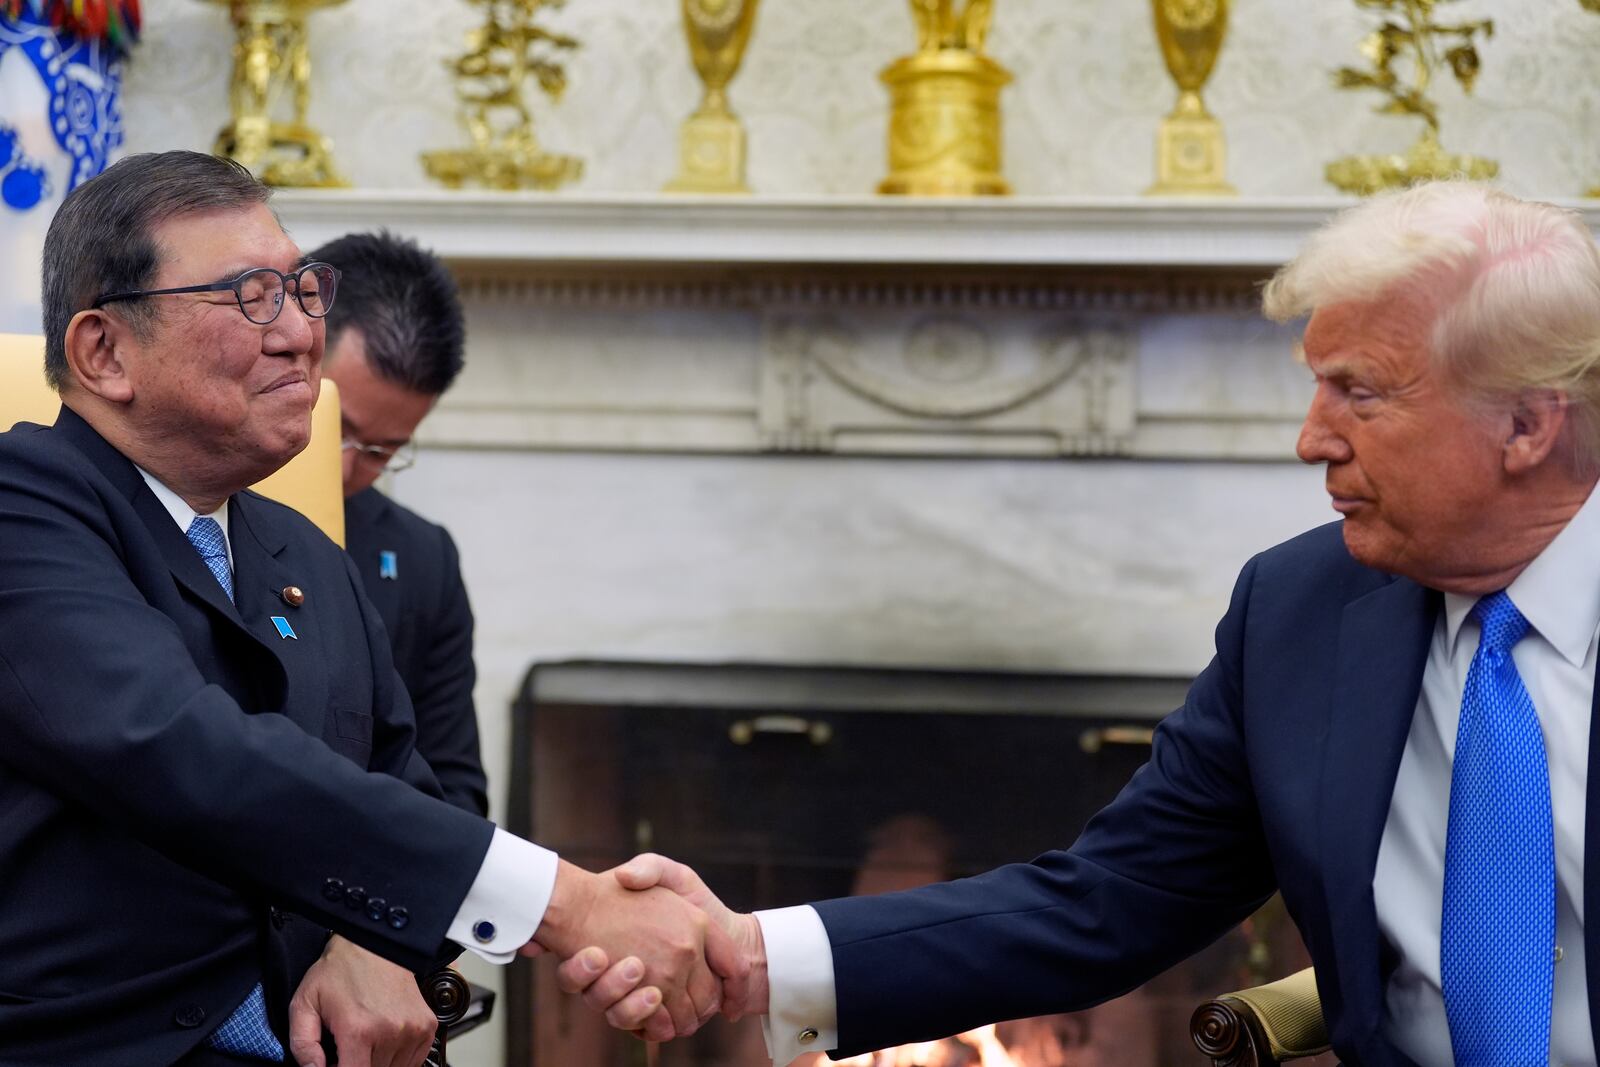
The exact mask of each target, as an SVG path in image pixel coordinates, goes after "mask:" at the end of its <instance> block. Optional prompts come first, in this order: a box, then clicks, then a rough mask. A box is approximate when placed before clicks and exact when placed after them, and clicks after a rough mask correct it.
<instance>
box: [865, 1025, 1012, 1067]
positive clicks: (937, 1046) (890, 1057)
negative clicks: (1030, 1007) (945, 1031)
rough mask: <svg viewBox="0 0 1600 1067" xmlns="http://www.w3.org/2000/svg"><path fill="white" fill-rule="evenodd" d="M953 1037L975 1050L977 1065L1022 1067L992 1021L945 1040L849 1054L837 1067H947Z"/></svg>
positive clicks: (954, 1039)
mask: <svg viewBox="0 0 1600 1067" xmlns="http://www.w3.org/2000/svg"><path fill="white" fill-rule="evenodd" d="M957 1041H959V1042H961V1043H962V1044H964V1045H967V1046H969V1047H971V1048H974V1049H977V1050H978V1057H979V1065H980V1067H1023V1065H1022V1064H1021V1063H1019V1062H1018V1061H1017V1060H1016V1059H1015V1058H1013V1057H1012V1055H1011V1054H1010V1053H1009V1052H1007V1051H1006V1047H1005V1045H1004V1044H1002V1043H1001V1041H1000V1037H999V1035H998V1034H997V1033H996V1029H995V1025H994V1024H993V1023H990V1024H989V1025H988V1026H980V1027H978V1028H977V1029H976V1030H968V1031H967V1032H966V1033H964V1034H957V1035H956V1036H955V1037H953V1038H951V1039H950V1040H948V1041H920V1042H917V1043H915V1044H911V1045H901V1046H899V1047H898V1048H886V1049H883V1050H882V1051H880V1052H869V1053H866V1054H865V1055H861V1056H850V1057H848V1058H846V1059H842V1060H839V1061H838V1064H837V1067H947V1065H949V1064H951V1063H953V1062H955V1058H954V1056H953V1055H952V1053H951V1049H952V1046H953V1043H954V1042H957Z"/></svg>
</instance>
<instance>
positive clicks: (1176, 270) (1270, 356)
mask: <svg viewBox="0 0 1600 1067" xmlns="http://www.w3.org/2000/svg"><path fill="white" fill-rule="evenodd" d="M1346 203H1347V201H1343V200H1338V199H1304V198H1302V199H1283V200H1265V201H1263V200H1250V201H1228V200H1221V201H1212V200H1208V201H1191V200H1147V199H1140V198H1124V199H1105V198H1101V199H1089V198H1076V199H1064V198H1054V199H1003V200H1002V199H988V200H950V201H928V200H894V199H888V198H844V197H834V198H769V197H760V198H752V197H744V198H736V197H711V198H687V197H667V196H638V195H559V194H558V195H541V194H498V193H483V192H453V193H452V192H434V191H421V192H418V191H391V190H361V191H356V192H322V191H305V190H295V191H286V192H283V193H280V194H279V195H278V197H277V198H276V204H277V207H278V210H279V212H280V213H281V215H282V217H283V220H284V222H285V224H286V226H288V228H289V229H290V231H291V232H292V233H293V234H294V235H295V237H296V239H297V240H299V241H300V243H301V245H302V247H305V248H311V247H314V246H315V245H317V244H318V243H320V242H321V241H323V240H325V239H328V238H330V237H332V236H335V235H336V234H339V233H343V232H347V231H349V230H352V229H370V228H377V227H380V226H383V227H387V228H389V229H391V230H394V231H395V232H398V233H401V234H405V235H408V236H412V237H415V238H416V239H418V240H419V241H421V242H422V243H423V244H424V245H425V246H427V247H430V248H433V249H434V250H436V251H437V252H439V253H440V254H441V255H442V256H444V257H445V258H446V259H447V260H449V261H450V262H451V264H452V266H453V267H454V268H455V269H456V271H457V274H458V276H459V278H460V279H461V283H462V289H463V295H464V298H465V301H466V304H467V308H468V328H469V342H468V344H469V360H468V369H467V372H466V373H465V374H464V375H463V377H462V380H461V382H460V384H459V385H458V386H457V387H456V388H455V389H454V390H453V391H452V392H451V393H450V394H449V396H448V397H447V398H446V400H445V402H444V403H443V404H442V405H441V407H440V410H439V412H438V413H437V414H436V415H435V416H434V417H433V418H431V419H430V420H429V421H428V423H427V424H426V427H425V432H424V443H426V444H430V445H434V446H443V447H468V448H479V449H481V448H510V449H515V450H526V449H532V450H551V451H570V450H579V451H623V452H630V451H644V452H663V451H665V452H688V453H747V454H748V453H755V454H760V453H792V452H801V453H830V454H840V455H937V456H957V457H959V456H986V457H993V456H1020V457H1049V456H1108V455H1110V456H1129V457H1135V458H1145V459H1186V460H1194V459H1221V460H1235V459H1249V460H1287V459H1290V458H1292V448H1293V441H1294V435H1295V429H1296V425H1297V423H1298V420H1299V417H1300V415H1301V413H1302V412H1303V410H1304V403H1305V400H1306V396H1307V392H1306V386H1307V382H1308V379H1307V376H1306V375H1305V374H1304V372H1303V370H1301V369H1300V368H1299V367H1298V366H1297V365H1296V364H1295V363H1294V361H1293V360H1292V359H1290V358H1289V355H1290V353H1291V352H1292V350H1293V344H1294V333H1293V331H1292V330H1291V329H1285V328H1282V327H1277V326H1273V325H1272V324H1269V323H1265V322H1263V321H1262V320H1261V318H1260V316H1259V313H1258V311H1257V309H1256V293H1257V288H1258V286H1259V283H1260V281H1261V280H1262V279H1263V278H1264V277H1266V276H1267V275H1268V274H1269V273H1270V272H1271V270H1272V268H1273V267H1275V266H1276V265H1277V264H1279V263H1281V262H1283V261H1284V260H1285V259H1287V258H1288V257H1289V256H1291V255H1292V254H1293V253H1294V250H1295V249H1296V248H1297V247H1298V246H1299V244H1300V243H1301V242H1302V241H1303V239H1304V238H1305V236H1306V235H1307V234H1308V233H1310V232H1311V231H1312V230H1313V229H1314V228H1315V227H1317V226H1318V225H1320V224H1321V223H1322V222H1324V221H1325V220H1326V219H1327V218H1328V217H1329V216H1330V215H1331V214H1332V213H1333V212H1335V211H1336V210H1338V209H1339V208H1340V207H1341V206H1343V205H1345V204H1346ZM1582 210H1585V211H1587V212H1589V213H1590V216H1591V217H1592V219H1593V220H1594V221H1595V222H1597V223H1600V210H1597V209H1595V208H1593V207H1585V208H1583V209H1582Z"/></svg>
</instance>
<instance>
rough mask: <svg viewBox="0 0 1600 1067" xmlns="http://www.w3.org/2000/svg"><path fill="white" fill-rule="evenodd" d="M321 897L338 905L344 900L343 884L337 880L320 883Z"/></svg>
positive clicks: (330, 879)
mask: <svg viewBox="0 0 1600 1067" xmlns="http://www.w3.org/2000/svg"><path fill="white" fill-rule="evenodd" d="M322 896H323V899H325V900H331V901H333V902H334V903H338V902H339V901H340V900H342V899H343V898H344V883H343V882H341V881H339V879H337V878H329V879H328V880H327V881H326V882H323V883H322Z"/></svg>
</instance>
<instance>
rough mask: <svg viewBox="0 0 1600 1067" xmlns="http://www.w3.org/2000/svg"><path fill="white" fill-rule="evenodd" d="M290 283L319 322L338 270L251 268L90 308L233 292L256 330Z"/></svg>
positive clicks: (116, 296) (274, 312)
mask: <svg viewBox="0 0 1600 1067" xmlns="http://www.w3.org/2000/svg"><path fill="white" fill-rule="evenodd" d="M291 281H293V283H294V284H293V286H292V288H293V291H294V298H295V300H296V301H297V302H298V303H299V304H300V310H301V311H304V312H305V313H306V316H307V317H308V318H313V319H320V318H322V316H324V315H326V314H327V313H328V309H330V308H331V307H333V297H334V293H335V292H336V291H337V290H338V288H339V268H338V267H335V266H333V265H332V264H331V263H307V264H306V265H305V266H303V267H301V268H300V269H299V270H297V271H294V272H293V273H291V274H285V273H283V272H282V271H280V270H273V269H272V268H271V267H255V268H253V269H251V270H247V271H245V272H244V273H243V274H241V275H239V276H238V277H237V278H234V279H233V280H232V281H226V282H212V283H211V284H210V285H183V286H179V287H178V288H176V289H133V290H130V291H129V292H126V293H109V294H107V295H105V296H102V297H100V298H98V299H97V300H95V302H94V303H93V304H90V305H89V306H90V307H93V308H97V307H100V306H101V305H103V304H109V303H111V302H112V301H113V300H137V299H139V298H141V297H146V296H172V295H174V294H177V293H221V292H225V291H227V290H232V291H233V298H234V299H235V300H237V301H238V302H239V310H240V311H241V312H243V313H244V317H245V318H247V319H249V320H250V321H251V322H253V323H255V324H256V325H258V326H265V325H267V324H268V323H270V322H272V321H274V320H275V319H277V317H278V313H279V312H280V311H282V310H283V294H284V293H286V292H288V291H290V289H291V286H290V282H291Z"/></svg>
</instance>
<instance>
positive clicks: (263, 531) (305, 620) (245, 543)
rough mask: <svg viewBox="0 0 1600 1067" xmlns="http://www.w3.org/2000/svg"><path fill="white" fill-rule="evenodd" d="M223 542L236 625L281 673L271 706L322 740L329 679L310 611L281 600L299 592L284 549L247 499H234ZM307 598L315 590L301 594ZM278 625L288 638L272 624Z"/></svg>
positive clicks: (265, 515)
mask: <svg viewBox="0 0 1600 1067" xmlns="http://www.w3.org/2000/svg"><path fill="white" fill-rule="evenodd" d="M228 535H229V536H228V540H229V543H230V545H231V547H232V548H233V585H234V596H235V598H236V599H237V601H238V610H239V617H240V620H241V625H242V626H244V628H245V629H246V630H248V631H249V632H250V634H251V636H252V637H254V638H255V639H256V640H257V641H258V642H260V643H261V644H262V645H264V646H265V647H266V649H267V651H269V652H270V653H271V654H272V656H273V658H275V659H276V660H277V661H278V663H279V665H280V666H281V667H282V668H283V673H284V677H285V678H287V680H288V691H287V693H286V694H285V697H284V699H283V700H281V701H278V702H275V704H274V706H275V707H278V708H281V709H283V711H284V713H285V714H287V715H288V716H289V717H290V718H291V719H292V720H294V721H295V722H296V723H297V724H299V726H300V728H301V729H303V730H305V731H306V732H307V733H308V734H310V735H311V736H312V737H321V736H322V734H323V726H324V725H325V720H326V718H327V716H326V708H327V703H328V675H327V670H326V666H325V664H324V663H323V648H322V641H321V640H320V636H319V634H318V631H317V625H316V615H315V611H314V608H312V607H310V606H300V607H295V606H292V605H290V604H289V603H288V602H287V601H286V600H285V599H284V596H283V591H284V590H285V589H286V588H288V587H290V586H302V585H303V584H304V583H305V578H304V576H299V577H297V576H296V575H295V574H294V573H293V571H292V569H291V568H290V566H289V565H288V564H287V562H286V561H285V560H284V558H283V555H284V550H285V547H286V545H287V543H288V541H287V538H286V537H285V536H284V534H283V531H282V529H281V528H280V527H279V525H278V523H276V522H275V521H274V517H273V516H272V515H271V514H270V512H269V511H268V510H267V508H266V507H265V506H263V504H262V502H261V501H260V500H259V499H257V498H256V497H255V496H254V495H253V494H250V493H235V494H234V495H233V497H232V498H231V502H230V504H229V510H228ZM304 592H305V595H306V597H307V598H308V605H309V601H310V599H311V598H314V597H315V596H316V594H317V592H318V591H317V590H315V589H308V590H304ZM274 616H276V617H277V618H279V619H282V620H283V624H284V626H285V627H286V629H287V631H288V633H292V635H293V636H287V635H286V633H285V632H284V631H281V630H280V629H279V625H278V624H277V623H275V622H274V621H273V617H274Z"/></svg>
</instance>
